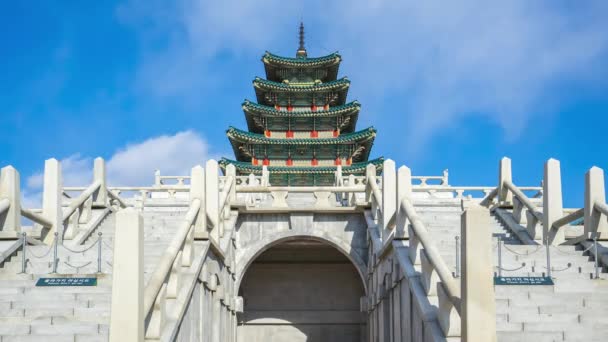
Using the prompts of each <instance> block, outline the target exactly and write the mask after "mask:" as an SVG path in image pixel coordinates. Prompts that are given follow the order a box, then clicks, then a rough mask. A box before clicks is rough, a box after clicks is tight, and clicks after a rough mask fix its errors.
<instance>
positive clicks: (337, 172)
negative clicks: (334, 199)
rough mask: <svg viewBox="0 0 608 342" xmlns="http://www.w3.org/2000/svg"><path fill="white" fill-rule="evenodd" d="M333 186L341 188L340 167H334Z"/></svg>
mask: <svg viewBox="0 0 608 342" xmlns="http://www.w3.org/2000/svg"><path fill="white" fill-rule="evenodd" d="M335 177H336V180H335V181H334V186H342V185H343V184H342V165H338V166H337V167H336V173H335Z"/></svg>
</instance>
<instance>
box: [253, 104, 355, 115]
mask: <svg viewBox="0 0 608 342" xmlns="http://www.w3.org/2000/svg"><path fill="white" fill-rule="evenodd" d="M360 109H361V104H359V102H357V101H353V102H350V103H347V104H344V105H341V106H335V107H331V108H329V110H318V111H314V112H313V111H312V110H307V111H294V112H288V111H283V110H276V109H275V108H274V107H271V106H265V105H261V104H258V103H255V102H251V101H249V100H245V102H243V110H245V112H252V113H260V114H263V115H267V116H283V117H292V118H309V117H310V118H312V117H331V116H339V115H344V114H350V113H357V112H359V110H360Z"/></svg>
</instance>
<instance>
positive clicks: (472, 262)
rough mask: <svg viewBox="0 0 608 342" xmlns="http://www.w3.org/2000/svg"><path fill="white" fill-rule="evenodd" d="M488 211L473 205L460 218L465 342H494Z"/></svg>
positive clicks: (494, 312) (494, 315)
mask: <svg viewBox="0 0 608 342" xmlns="http://www.w3.org/2000/svg"><path fill="white" fill-rule="evenodd" d="M489 228H490V212H489V210H488V209H487V208H484V207H481V206H478V205H474V206H471V207H469V209H467V210H466V211H465V212H464V213H463V214H462V218H461V235H462V239H461V251H462V261H463V265H462V277H461V283H460V284H461V285H460V286H461V291H462V301H461V303H462V304H461V305H462V307H461V332H462V340H463V341H467V342H496V303H495V298H494V282H493V275H492V269H493V265H492V260H493V258H492V234H491V232H490V231H489Z"/></svg>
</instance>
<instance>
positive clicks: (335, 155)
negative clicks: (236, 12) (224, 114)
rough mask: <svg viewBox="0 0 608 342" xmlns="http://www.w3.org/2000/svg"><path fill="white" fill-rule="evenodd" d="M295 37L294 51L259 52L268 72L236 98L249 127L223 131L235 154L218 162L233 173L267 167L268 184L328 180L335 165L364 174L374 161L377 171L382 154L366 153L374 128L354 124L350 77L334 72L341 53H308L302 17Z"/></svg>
mask: <svg viewBox="0 0 608 342" xmlns="http://www.w3.org/2000/svg"><path fill="white" fill-rule="evenodd" d="M299 38H300V39H299V43H300V44H299V48H298V50H297V52H296V57H295V58H291V57H281V56H278V55H274V54H272V53H270V52H266V53H265V54H264V56H263V57H262V62H263V63H264V69H265V71H266V79H262V78H259V77H256V78H255V79H254V80H253V87H254V89H255V95H256V101H255V102H253V101H249V100H245V102H243V104H242V108H243V111H244V112H245V118H246V120H247V131H244V130H240V129H238V128H235V127H230V128H229V129H228V130H227V132H226V134H227V136H228V139H229V140H230V143H231V145H232V149H233V150H234V154H235V157H236V160H230V159H226V158H223V159H222V160H221V161H220V166H221V167H222V168H223V169H225V167H226V165H228V164H233V165H234V166H235V167H236V170H237V174H239V175H249V174H251V173H253V174H256V175H260V174H262V169H263V168H264V167H267V168H268V171H269V174H270V184H271V185H274V186H281V185H288V186H305V185H333V184H334V182H335V171H336V170H337V168H338V167H341V169H342V174H344V175H349V174H354V175H363V174H365V168H366V166H367V164H369V163H373V164H374V165H376V167H377V170H378V172H380V171H381V168H382V162H383V159H382V158H378V159H374V160H369V156H370V151H371V148H372V145H373V142H374V138H375V137H376V130H375V129H374V128H373V127H370V128H367V129H364V130H361V131H356V130H355V126H356V124H357V118H358V116H359V111H360V109H361V105H360V104H359V103H358V102H357V101H353V102H347V101H346V96H347V93H348V88H349V86H350V81H349V80H348V79H347V78H346V77H343V78H340V79H338V68H339V66H340V62H341V61H342V57H341V56H340V55H339V54H338V53H332V54H330V55H327V56H323V57H308V54H307V51H306V49H305V47H304V25H303V24H300V34H299Z"/></svg>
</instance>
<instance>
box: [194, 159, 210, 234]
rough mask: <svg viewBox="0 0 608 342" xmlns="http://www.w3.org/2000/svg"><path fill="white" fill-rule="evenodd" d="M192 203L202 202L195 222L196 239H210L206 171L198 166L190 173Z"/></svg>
mask: <svg viewBox="0 0 608 342" xmlns="http://www.w3.org/2000/svg"><path fill="white" fill-rule="evenodd" d="M190 175H191V178H190V203H192V201H193V200H195V199H198V200H200V201H201V208H200V209H199V212H198V215H197V216H196V219H195V221H194V237H195V238H197V239H207V238H209V233H208V232H207V214H206V212H205V209H206V207H205V196H206V193H205V169H204V168H203V167H202V166H200V165H197V166H195V167H193V168H192V170H191V171H190Z"/></svg>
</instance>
